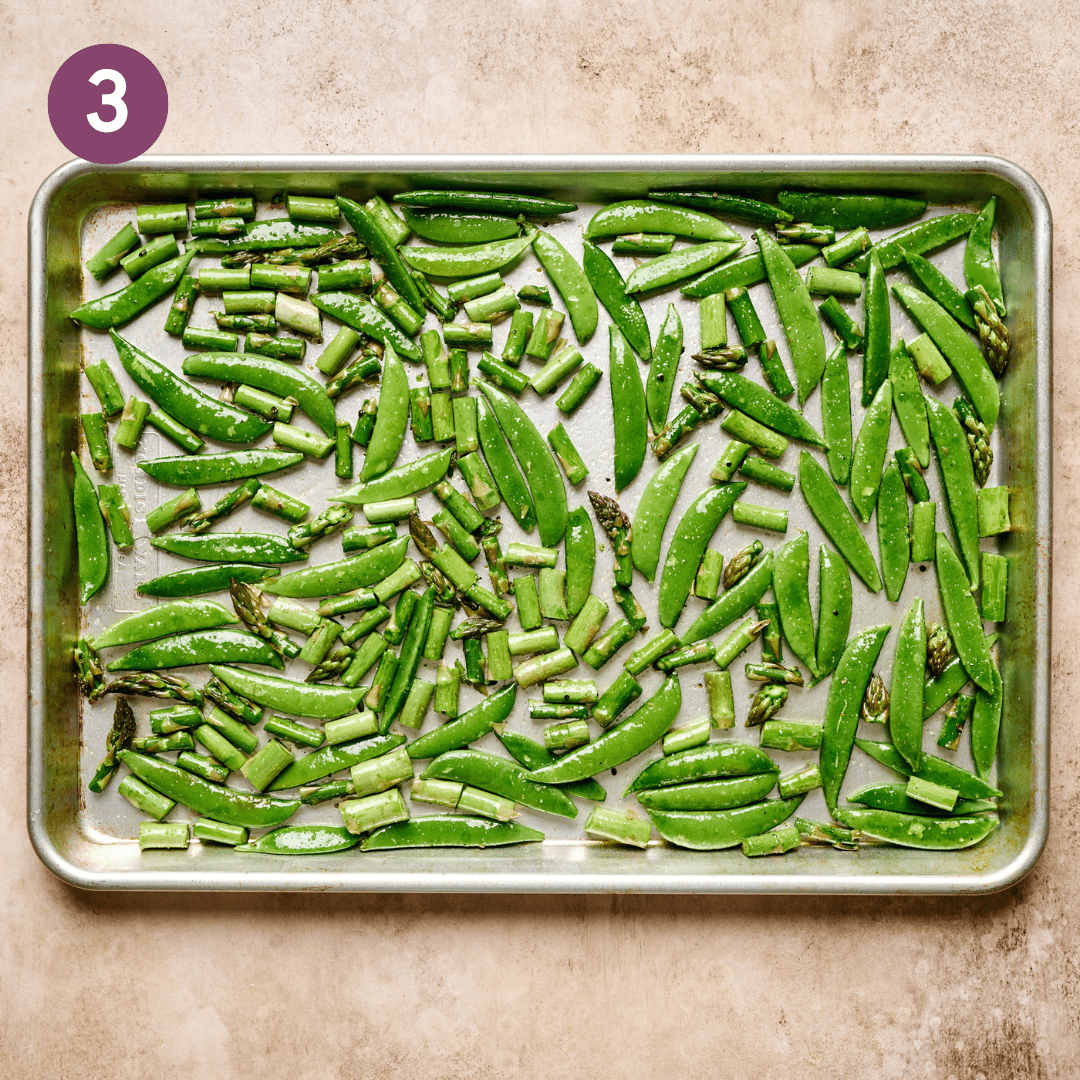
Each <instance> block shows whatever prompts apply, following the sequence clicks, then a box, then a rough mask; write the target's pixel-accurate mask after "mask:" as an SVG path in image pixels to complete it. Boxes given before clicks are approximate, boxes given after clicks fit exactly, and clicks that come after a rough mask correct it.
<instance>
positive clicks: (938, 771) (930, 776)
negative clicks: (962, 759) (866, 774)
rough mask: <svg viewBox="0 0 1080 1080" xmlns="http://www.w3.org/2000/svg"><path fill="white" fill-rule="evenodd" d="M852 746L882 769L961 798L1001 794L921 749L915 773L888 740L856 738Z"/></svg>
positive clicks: (965, 771)
mask: <svg viewBox="0 0 1080 1080" xmlns="http://www.w3.org/2000/svg"><path fill="white" fill-rule="evenodd" d="M855 745H856V746H857V747H858V748H859V749H860V750H862V751H863V752H864V753H867V754H869V755H870V757H872V758H873V759H874V760H875V761H879V762H881V764H882V765H884V766H885V767H886V768H889V769H892V770H893V771H894V772H898V773H900V775H901V776H918V777H919V778H920V779H921V780H929V781H930V782H931V783H934V784H939V785H941V786H942V787H947V788H952V789H953V790H954V791H957V792H959V794H960V798H962V799H991V798H996V797H997V796H999V795H1000V794H1001V792H1000V791H998V789H997V788H995V787H991V786H990V785H989V784H988V783H987V782H986V781H985V780H982V779H980V778H979V777H978V776H976V775H975V774H974V773H970V772H968V771H967V770H966V769H961V768H960V767H959V766H958V765H954V764H953V763H952V762H951V761H946V760H945V759H944V758H940V757H937V756H936V755H934V754H927V753H925V752H924V753H923V755H922V757H921V758H920V761H919V769H918V772H917V773H915V772H912V769H911V766H910V765H909V764H908V763H907V762H906V761H905V760H904V758H903V756H902V755H901V754H900V752H899V751H898V750H897V749H896V747H895V746H893V744H892V743H882V742H873V741H871V740H869V739H856V740H855Z"/></svg>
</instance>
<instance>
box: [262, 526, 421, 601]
mask: <svg viewBox="0 0 1080 1080" xmlns="http://www.w3.org/2000/svg"><path fill="white" fill-rule="evenodd" d="M408 546H409V538H408V537H407V536H402V537H400V538H399V539H397V540H392V541H391V542H390V543H388V544H379V545H378V547H373V548H371V549H370V550H368V551H363V552H361V553H360V554H359V555H350V556H349V557H348V558H345V559H340V560H339V561H338V562H331V563H320V564H319V565H318V566H307V567H304V569H303V570H294V571H293V572H292V573H291V574H282V575H281V576H280V577H274V578H270V579H268V580H266V581H263V582H262V585H261V587H262V590H263V592H267V593H270V594H271V595H272V596H290V597H312V596H338V595H340V594H341V593H347V592H352V591H353V589H366V588H368V587H369V586H371V585H374V584H376V583H377V582H380V581H383V580H385V579H386V578H387V577H389V576H390V575H391V574H392V573H394V571H395V570H397V569H398V568H399V567H400V566H401V565H402V563H403V562H404V561H405V551H406V549H407V548H408Z"/></svg>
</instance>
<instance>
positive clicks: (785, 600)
mask: <svg viewBox="0 0 1080 1080" xmlns="http://www.w3.org/2000/svg"><path fill="white" fill-rule="evenodd" d="M772 588H773V595H774V596H775V597H776V604H777V607H778V608H779V609H780V626H781V628H782V629H783V632H784V640H785V641H787V643H788V645H790V646H791V651H792V652H793V653H795V655H796V656H797V657H798V658H799V659H800V660H801V661H802V662H803V663H804V664H805V665H806V666H807V667H808V668H809V669H810V673H811V675H813V676H815V677H817V674H818V670H817V646H816V643H815V640H814V613H813V612H812V611H811V610H810V536H809V534H808V533H807V532H805V531H804V530H802V529H800V530H799V535H798V536H796V537H795V539H794V540H789V541H788V542H787V543H786V544H784V546H783V547H782V548H780V549H779V550H778V551H777V552H776V556H775V559H774V561H773V579H772Z"/></svg>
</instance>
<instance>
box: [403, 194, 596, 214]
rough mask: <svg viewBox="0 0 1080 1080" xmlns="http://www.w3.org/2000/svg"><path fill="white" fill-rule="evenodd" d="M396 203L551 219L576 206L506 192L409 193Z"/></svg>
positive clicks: (573, 209) (569, 203)
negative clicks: (450, 207)
mask: <svg viewBox="0 0 1080 1080" xmlns="http://www.w3.org/2000/svg"><path fill="white" fill-rule="evenodd" d="M394 202H397V203H401V205H402V206H420V207H432V206H437V207H443V206H452V207H456V208H457V209H459V210H475V211H477V212H480V213H482V212H485V211H487V212H489V213H493V214H511V215H514V216H516V215H518V214H526V215H529V216H532V217H551V216H553V215H555V214H570V213H573V211H575V210H576V209H577V203H572V202H561V201H559V200H558V199H545V198H542V197H541V196H539V195H516V194H512V193H510V192H506V191H442V190H423V191H406V192H404V193H403V194H401V195H395V196H394Z"/></svg>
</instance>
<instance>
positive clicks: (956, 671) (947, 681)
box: [923, 634, 998, 720]
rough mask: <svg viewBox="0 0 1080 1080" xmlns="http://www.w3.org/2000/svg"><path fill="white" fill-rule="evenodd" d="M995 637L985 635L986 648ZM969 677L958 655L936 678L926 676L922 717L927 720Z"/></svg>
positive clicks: (956, 692)
mask: <svg viewBox="0 0 1080 1080" xmlns="http://www.w3.org/2000/svg"><path fill="white" fill-rule="evenodd" d="M997 638H998V636H997V634H988V635H987V637H986V647H987V649H990V648H991V647H992V646H993V645H994V642H996V641H997ZM969 678H970V676H969V675H968V673H967V669H966V668H965V667H964V665H963V664H962V663H961V662H960V657H959V656H954V657H953V658H952V659H951V660H950V661H949V662H948V663H947V664H946V665H945V667H944V668H943V669H942V672H941V674H940V675H938V676H937V677H936V678H935V677H933V676H927V678H926V682H925V683H924V684H923V719H924V720H929V719H930V717H931V716H933V715H934V713H936V712H937V711H938V709H940V708H941V707H942V705H944V704H945V703H946V702H947V701H949V700H950V699H951V698H953V697H955V696H956V695H957V694H958V693H959V692H960V691H961V690H963V688H964V687H965V686H966V685H967V683H968V681H969Z"/></svg>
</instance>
